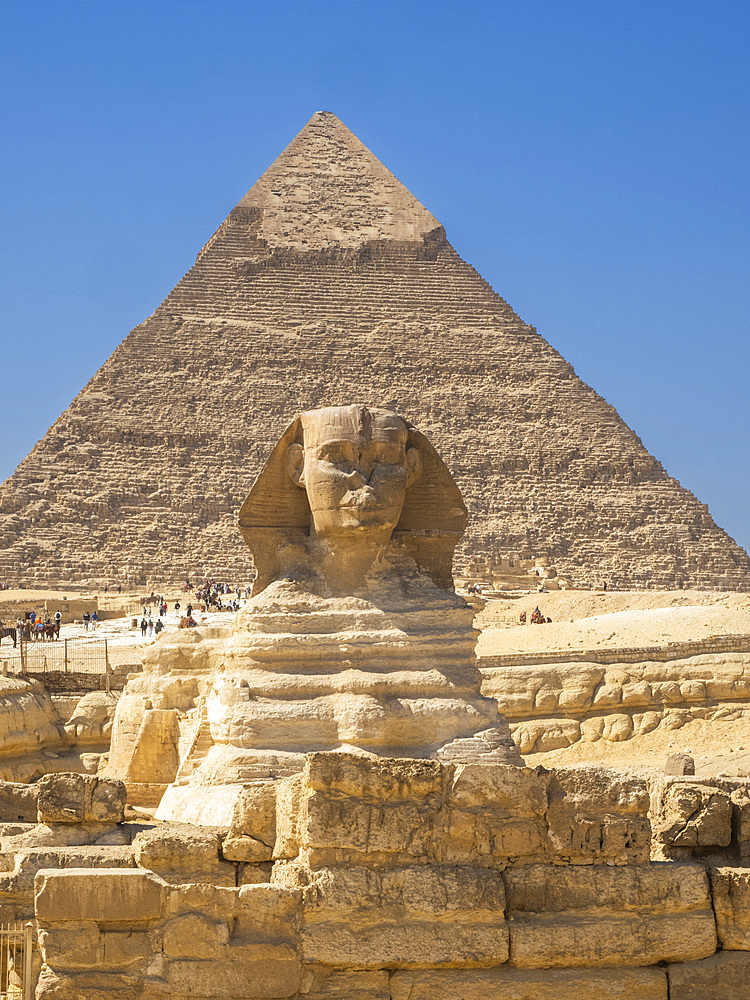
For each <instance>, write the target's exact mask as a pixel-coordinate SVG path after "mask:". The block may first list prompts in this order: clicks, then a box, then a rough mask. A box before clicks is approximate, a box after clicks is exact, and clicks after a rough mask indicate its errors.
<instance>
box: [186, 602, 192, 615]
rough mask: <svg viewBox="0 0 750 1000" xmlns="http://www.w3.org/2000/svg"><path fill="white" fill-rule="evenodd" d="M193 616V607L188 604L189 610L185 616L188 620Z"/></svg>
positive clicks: (187, 609)
mask: <svg viewBox="0 0 750 1000" xmlns="http://www.w3.org/2000/svg"><path fill="white" fill-rule="evenodd" d="M192 614H193V605H192V604H188V606H187V608H186V609H185V616H186V617H187V618H190V616H191V615H192Z"/></svg>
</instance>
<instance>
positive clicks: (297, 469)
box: [285, 444, 305, 489]
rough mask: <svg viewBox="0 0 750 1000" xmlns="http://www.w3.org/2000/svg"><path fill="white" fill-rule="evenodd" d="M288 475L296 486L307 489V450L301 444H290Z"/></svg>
mask: <svg viewBox="0 0 750 1000" xmlns="http://www.w3.org/2000/svg"><path fill="white" fill-rule="evenodd" d="M285 462H286V474H287V476H289V478H290V479H291V481H292V482H293V483H294V485H295V486H299V487H300V489H304V488H305V449H304V448H303V447H302V445H301V444H290V445H289V448H288V449H287V453H286V460H285Z"/></svg>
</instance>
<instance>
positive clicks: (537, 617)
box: [518, 605, 552, 625]
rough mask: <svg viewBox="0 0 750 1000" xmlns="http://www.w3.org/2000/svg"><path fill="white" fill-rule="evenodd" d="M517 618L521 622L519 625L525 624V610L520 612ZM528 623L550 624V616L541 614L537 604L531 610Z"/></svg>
mask: <svg viewBox="0 0 750 1000" xmlns="http://www.w3.org/2000/svg"><path fill="white" fill-rule="evenodd" d="M518 620H519V622H520V623H521V625H525V624H526V612H525V611H522V612H521V614H520V615H519V616H518ZM530 624H531V625H551V624H552V619H551V618H547V617H546V616H545V615H543V614H542V612H541V611H540V610H539V605H537V606H536V607H535V608H534V610H533V611H532V612H531V619H530Z"/></svg>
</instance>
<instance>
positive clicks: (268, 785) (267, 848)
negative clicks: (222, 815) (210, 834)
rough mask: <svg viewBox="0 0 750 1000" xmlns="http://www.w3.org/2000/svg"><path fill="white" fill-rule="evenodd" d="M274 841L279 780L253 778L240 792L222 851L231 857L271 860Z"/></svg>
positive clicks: (227, 857)
mask: <svg viewBox="0 0 750 1000" xmlns="http://www.w3.org/2000/svg"><path fill="white" fill-rule="evenodd" d="M275 844H276V783H275V782H271V781H254V782H252V783H251V784H249V785H247V786H245V788H243V789H242V791H241V792H240V794H239V797H238V799H237V802H236V804H235V807H234V813H233V815H232V824H231V826H230V828H229V835H228V836H227V837H226V839H225V840H224V843H223V845H222V854H223V855H224V857H225V858H226V859H227V860H228V861H249V862H261V861H271V860H272V858H273V856H274V846H275Z"/></svg>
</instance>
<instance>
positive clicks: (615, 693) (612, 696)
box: [593, 682, 622, 708]
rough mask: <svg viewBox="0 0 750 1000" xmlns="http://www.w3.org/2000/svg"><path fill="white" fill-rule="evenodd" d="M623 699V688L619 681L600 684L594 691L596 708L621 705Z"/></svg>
mask: <svg viewBox="0 0 750 1000" xmlns="http://www.w3.org/2000/svg"><path fill="white" fill-rule="evenodd" d="M621 701H622V688H621V687H620V685H619V684H617V683H613V682H609V683H607V682H605V683H603V684H600V685H599V686H598V687H597V688H596V690H595V692H594V697H593V705H594V707H595V708H609V707H610V706H614V705H619V704H620V702H621Z"/></svg>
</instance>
